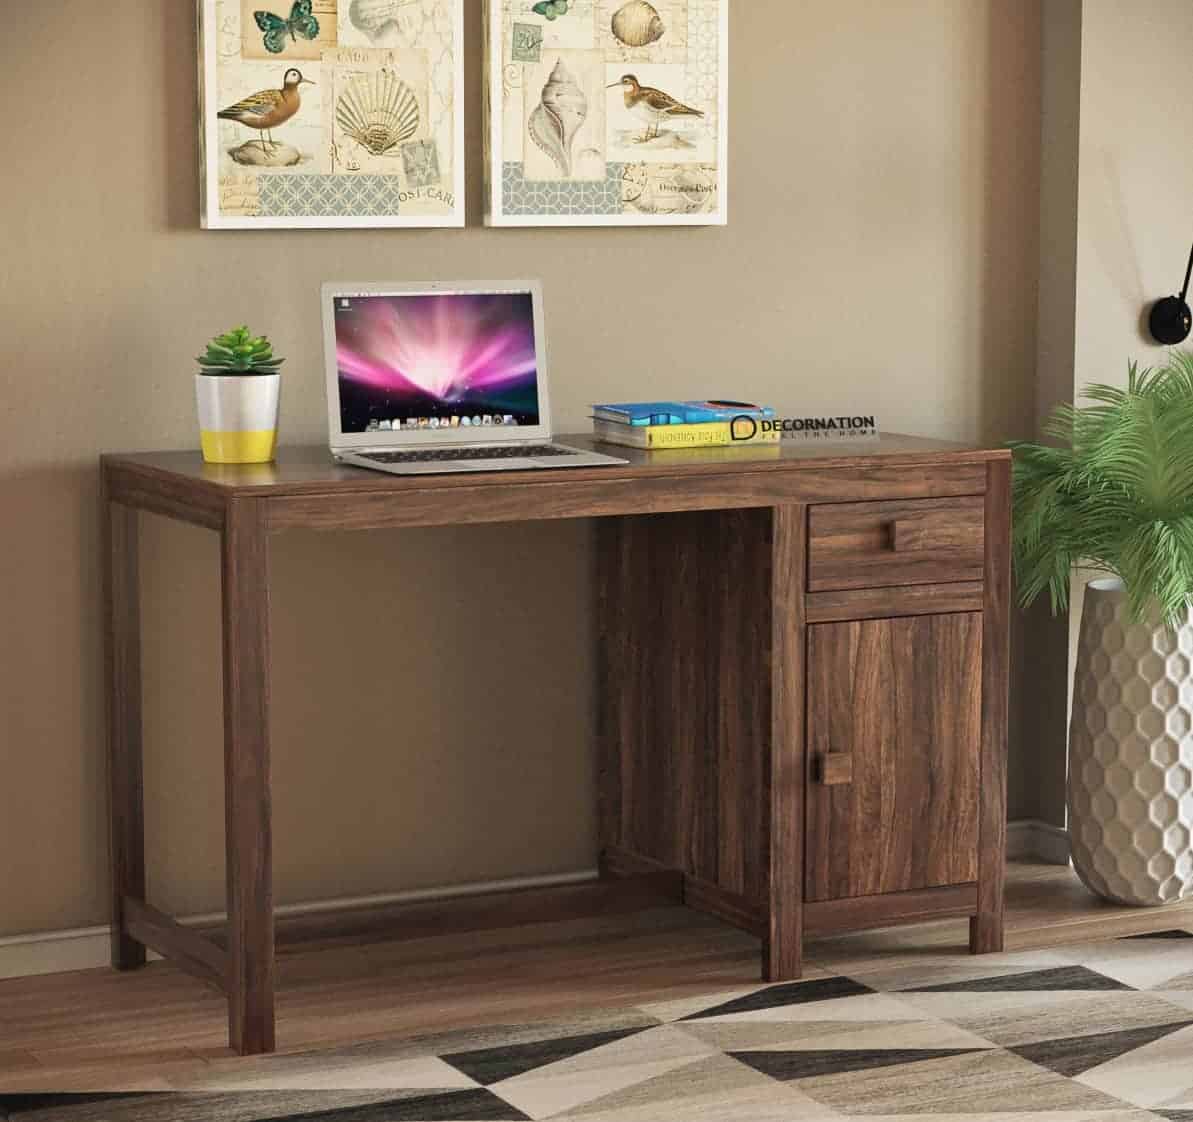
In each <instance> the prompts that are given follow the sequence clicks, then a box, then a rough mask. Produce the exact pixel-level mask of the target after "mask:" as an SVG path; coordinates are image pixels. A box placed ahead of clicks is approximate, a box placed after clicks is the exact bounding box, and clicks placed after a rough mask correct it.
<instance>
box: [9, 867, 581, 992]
mask: <svg viewBox="0 0 1193 1122" xmlns="http://www.w3.org/2000/svg"><path fill="white" fill-rule="evenodd" d="M598 876H599V874H598V872H597V870H596V869H585V870H582V871H580V872H575V873H559V874H556V875H552V876H540V877H515V878H511V879H508V880H496V881H484V882H478V883H474V884H458V885H452V886H451V887H450V888H425V889H419V890H417V891H413V892H394V893H388V894H386V895H382V896H351V897H343V898H340V899H336V900H316V901H313V902H310V903H306V904H287V905H283V906H281V907H279V908H277V909H276V912H275V914H276V915H278V916H302V915H317V914H319V913H320V912H334V911H340V910H342V909H347V908H370V907H384V906H386V905H388V904H412V903H417V902H419V901H424V900H450V899H453V898H454V897H458V896H480V895H483V894H484V893H486V892H509V891H511V890H514V889H518V888H552V887H557V886H559V885H567V884H585V883H587V882H589V881H593V880H596V879H597V877H598ZM225 918H226V916H225V915H224V914H223V913H221V912H214V913H210V914H208V915H198V916H186V917H183V918H181V919H180V920H179V922H180V923H183V924H186V925H187V926H197V925H201V924H206V923H218V922H220V921H221V920H223V919H225ZM149 957H150V958H151V959H152V958H156V957H158V956H156V955H154V954H153V953H152V952H150V955H149ZM110 961H111V946H110V942H109V932H108V928H107V927H106V926H105V927H78V928H75V929H74V930H71V931H37V932H33V933H31V934H29V935H10V936H6V937H4V938H0V978H26V977H33V976H34V975H37V974H62V973H65V972H66V971H69V970H94V969H97V968H98V967H104V966H107V965H109V963H110Z"/></svg>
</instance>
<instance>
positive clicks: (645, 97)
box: [609, 74, 704, 144]
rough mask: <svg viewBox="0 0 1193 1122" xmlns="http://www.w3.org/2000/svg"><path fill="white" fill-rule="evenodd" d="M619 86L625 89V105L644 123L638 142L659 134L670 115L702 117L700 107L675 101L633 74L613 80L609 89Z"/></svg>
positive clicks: (643, 141) (667, 94) (642, 142)
mask: <svg viewBox="0 0 1193 1122" xmlns="http://www.w3.org/2000/svg"><path fill="white" fill-rule="evenodd" d="M618 86H620V87H621V88H622V89H623V90H624V91H625V107H626V108H627V109H628V110H629V111H630V112H631V113H633V114H634V116H635V117H637V118H638V119H639V120H640V121H644V122H645V123H646V133H645V135H643V136H641V137H639V139H638V143H639V144H645V143H646V142H647V141H648V140H654V139H655V138H656V137H658V135H659V126H660V125H661V124H662V123H663V122H664V121H665V120H667V119H668V118H671V117H703V116H704V113H703V111H702V110H700V109H693V108H692V107H691V106H690V105H684V103H683V102H682V101H676V100H675V98H673V97H672V96H671V95H670V94H669V93H664V92H663V91H662V90H656V89H655V88H654V87H653V86H644V85H642V83H641V82H639V81H638V79H637V78H635V77H634V75H633V74H627V75H625V77H623V78H622V80H621V81H620V82H614V83H613V84H612V85H611V86H610V87H609V89H611V90H614V89H617V87H618Z"/></svg>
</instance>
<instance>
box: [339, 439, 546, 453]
mask: <svg viewBox="0 0 1193 1122" xmlns="http://www.w3.org/2000/svg"><path fill="white" fill-rule="evenodd" d="M553 442H554V438H553V437H532V436H527V437H523V438H522V439H521V440H470V441H468V442H467V443H466V444H459V443H456V442H454V441H451V442H448V441H439V440H436V441H427V442H426V443H425V444H422V443H420V444H370V445H367V446H366V447H360V446H354V447H351V448H345V447H343V446H336V445H334V444H333V445H332V446H331V454H332V455H333V456H352V455H355V456H367V455H369V454H371V453H373V452H418V451H424V450H429V449H431V448H440V449H443V450H444V451H451V450H453V449H455V450H457V451H464V450H465V449H468V448H517V447H519V446H525V447H528V448H529V447H531V446H532V445H536V444H551V443H553Z"/></svg>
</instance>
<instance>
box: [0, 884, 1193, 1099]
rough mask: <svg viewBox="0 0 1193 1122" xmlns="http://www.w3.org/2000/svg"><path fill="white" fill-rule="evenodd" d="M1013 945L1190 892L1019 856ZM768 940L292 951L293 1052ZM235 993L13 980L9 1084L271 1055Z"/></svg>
mask: <svg viewBox="0 0 1193 1122" xmlns="http://www.w3.org/2000/svg"><path fill="white" fill-rule="evenodd" d="M1007 904H1008V914H1007V920H1008V932H1007V944H1008V946H1007V949H1008V950H1015V949H1029V948H1036V947H1042V946H1063V945H1065V944H1070V943H1077V942H1083V941H1089V940H1093V939H1103V938H1113V937H1116V936H1119V935H1125V934H1134V933H1137V932H1142V931H1150V930H1163V929H1166V928H1172V927H1178V926H1189V925H1190V924H1193V901H1191V902H1189V903H1187V904H1183V905H1174V906H1170V907H1167V908H1163V909H1143V910H1140V909H1127V908H1119V907H1115V906H1113V905H1109V904H1105V903H1102V902H1101V901H1099V900H1097V899H1095V898H1094V897H1093V896H1091V895H1090V894H1089V893H1088V892H1087V891H1086V890H1085V889H1084V888H1083V887H1082V886H1081V885H1080V883H1079V882H1078V881H1077V879H1076V877H1075V876H1074V874H1073V873H1072V872H1071V871H1070V870H1069V869H1067V868H1061V867H1058V866H1055V865H1034V864H1026V863H1015V864H1013V865H1012V867H1011V873H1010V878H1009V883H1008V896H1007ZM966 937H967V925H966V922H965V921H944V922H938V923H933V924H921V925H915V926H908V927H901V928H891V929H887V930H885V931H880V932H864V933H859V934H856V935H847V936H839V937H834V938H832V939H825V940H820V941H817V942H814V943H812V944H810V946H809V948H808V960H809V964H810V965H811V966H816V965H817V964H828V963H832V964H837V963H840V962H842V961H846V960H852V961H854V962H857V961H871V960H872V961H875V962H879V963H881V964H884V965H885V964H888V963H889V964H892V965H893V964H894V963H896V962H897V961H899V960H906V959H914V958H915V956H917V955H925V954H932V953H940V950H941V948H943V947H961V946H964V944H965V942H966ZM758 950H759V948H758V942H757V940H756V939H754V938H752V937H751V936H749V935H746V934H744V933H743V932H740V931H737V930H735V929H733V928H730V927H727V926H725V925H724V924H722V923H720V922H719V921H716V920H713V919H710V918H708V917H705V916H701V915H699V914H697V913H695V912H691V911H688V910H687V909H684V908H677V907H673V908H656V909H652V910H650V911H645V912H640V913H636V914H632V915H619V916H612V917H608V918H604V919H595V920H591V919H590V920H581V921H575V922H570V923H561V924H549V925H541V926H533V927H523V928H517V929H513V930H505V931H496V932H491V933H484V934H480V935H478V934H475V933H473V934H469V935H461V936H447V937H443V936H441V937H437V938H433V939H423V940H417V941H412V942H401V943H388V944H387V943H379V944H375V945H372V946H368V947H352V948H342V949H331V950H319V951H307V952H303V953H296V954H288V955H284V956H282V958H281V959H280V964H279V972H280V979H279V993H278V1017H279V1020H278V1043H279V1048H280V1049H281V1050H282V1051H290V1052H293V1051H301V1050H309V1049H315V1048H330V1047H335V1046H338V1045H343V1044H346V1043H350V1042H354V1041H363V1040H369V1039H394V1038H403V1037H412V1036H418V1035H424V1034H427V1033H432V1032H438V1031H446V1030H451V1029H458V1028H466V1027H472V1026H483V1025H488V1024H517V1023H525V1022H532V1021H536V1020H545V1019H549V1018H553V1017H565V1016H568V1015H571V1014H574V1013H577V1012H582V1011H585V1010H594V1009H600V1008H609V1007H615V1006H623V1005H637V1004H644V1003H646V1002H650V1001H661V1000H666V999H671V998H680V997H685V996H690V995H696V994H702V993H708V992H712V991H716V990H719V989H729V988H732V987H734V986H748V985H751V984H753V983H756V982H757V978H758V973H757V972H758ZM225 1016H226V1014H225V1006H224V1002H223V999H222V998H221V997H220V996H219V995H218V994H216V993H215V992H214V991H212V990H210V989H208V988H206V987H205V986H204V985H203V984H202V983H199V982H196V981H194V980H192V979H191V978H189V977H188V976H186V975H184V974H181V973H180V972H178V971H177V970H176V969H174V968H173V967H171V966H170V965H168V964H167V963H160V962H159V963H153V964H151V965H149V966H147V967H146V968H145V969H143V970H141V971H138V972H136V973H133V974H125V975H117V974H115V973H113V972H111V971H108V970H91V971H81V972H77V973H72V974H59V975H53V976H49V977H45V976H43V977H36V978H17V979H10V980H5V981H0V1091H32V1090H92V1091H98V1090H105V1089H109V1088H111V1089H125V1088H128V1087H130V1086H133V1085H135V1086H137V1087H138V1088H141V1089H151V1088H152V1087H153V1086H154V1084H155V1080H157V1079H160V1080H161V1081H162V1085H163V1086H164V1085H166V1081H167V1080H169V1079H170V1078H172V1077H174V1076H176V1075H178V1074H185V1073H186V1072H187V1071H190V1070H193V1069H195V1068H196V1066H202V1065H205V1064H211V1063H219V1064H228V1063H234V1064H235V1063H244V1064H247V1063H258V1064H259V1063H262V1062H265V1063H268V1060H265V1061H260V1060H258V1061H248V1060H238V1059H235V1058H233V1057H231V1053H229V1052H228V1050H227V1036H226V1033H227V1026H226V1020H225Z"/></svg>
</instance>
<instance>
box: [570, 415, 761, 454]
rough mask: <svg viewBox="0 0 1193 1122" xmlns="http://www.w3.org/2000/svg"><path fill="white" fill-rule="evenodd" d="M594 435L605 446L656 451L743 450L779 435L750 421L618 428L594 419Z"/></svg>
mask: <svg viewBox="0 0 1193 1122" xmlns="http://www.w3.org/2000/svg"><path fill="white" fill-rule="evenodd" d="M592 431H593V435H594V436H596V438H597V439H598V440H602V441H604V442H605V443H606V444H622V445H625V446H626V447H628V448H645V449H646V450H647V451H659V450H661V449H664V448H728V447H734V448H744V447H749V446H750V445H752V444H778V443H779V439H780V434H779V433H778V432H765V433H764V432H762V430H761V429H760V428H759V426H758V425H757V424H756V423H755V422H754V421H751V420H740V421H709V422H706V423H704V424H699V425H620V424H617V423H616V422H614V421H601V420H595V421H593V423H592Z"/></svg>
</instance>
